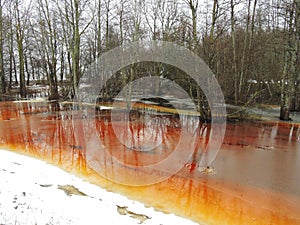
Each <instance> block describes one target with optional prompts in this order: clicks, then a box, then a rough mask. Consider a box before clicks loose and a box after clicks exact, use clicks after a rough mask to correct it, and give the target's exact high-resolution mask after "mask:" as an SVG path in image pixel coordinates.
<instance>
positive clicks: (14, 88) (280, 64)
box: [0, 0, 300, 120]
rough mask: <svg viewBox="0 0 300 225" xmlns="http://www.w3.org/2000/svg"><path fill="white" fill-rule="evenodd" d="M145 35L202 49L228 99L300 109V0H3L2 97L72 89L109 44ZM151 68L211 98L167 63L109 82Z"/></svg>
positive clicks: (116, 86) (66, 95) (67, 95)
mask: <svg viewBox="0 0 300 225" xmlns="http://www.w3.org/2000/svg"><path fill="white" fill-rule="evenodd" d="M139 40H161V41H168V42H174V43H176V44H178V45H180V46H184V47H186V48H187V49H189V50H191V51H193V52H194V53H195V54H197V55H198V56H199V57H201V58H202V59H203V60H204V61H205V62H206V64H207V65H208V66H209V67H210V68H211V69H212V71H213V73H214V75H215V76H216V78H217V80H218V82H219V84H220V86H221V88H222V90H223V93H224V96H225V100H226V103H227V104H232V105H238V106H251V105H255V104H270V105H279V106H280V119H282V120H288V119H289V112H290V111H300V54H299V52H300V1H299V0H178V1H176V0H0V77H1V79H0V87H1V89H0V99H1V100H2V101H7V100H14V99H26V98H33V97H46V98H48V99H51V100H59V99H72V98H73V97H74V91H75V89H76V86H77V85H78V81H79V80H80V78H81V76H82V74H84V73H85V71H86V70H87V69H88V68H89V66H90V65H91V64H92V63H93V62H94V61H95V60H96V59H97V58H98V57H99V56H100V55H101V54H103V53H105V52H107V51H109V50H111V49H113V48H115V47H117V46H120V45H126V43H131V42H134V41H139ZM145 73H147V74H149V73H151V74H153V75H155V76H162V77H166V78H168V79H172V78H173V79H174V80H175V81H176V83H178V84H179V85H180V86H181V87H183V88H184V89H185V90H186V91H187V92H188V93H189V95H190V96H191V97H193V99H196V100H197V99H198V100H199V98H202V97H201V93H200V92H201V90H199V87H197V85H195V82H193V81H192V79H186V75H185V74H184V73H183V72H182V71H180V70H179V69H178V68H174V67H171V66H169V65H164V64H159V63H153V64H150V65H149V63H148V64H147V63H146V64H145V63H140V64H134V65H131V66H129V67H128V68H125V69H124V70H122V73H121V72H118V73H117V74H116V76H114V80H113V81H112V82H110V85H112V86H111V88H108V89H110V90H114V92H117V91H116V90H120V89H121V87H122V86H124V84H126V83H128V82H130V81H132V80H135V79H137V78H139V77H141V76H145ZM175 74H176V76H175ZM104 92H105V90H104ZM105 94H106V95H112V96H113V95H114V94H115V93H105ZM198 102H201V101H198Z"/></svg>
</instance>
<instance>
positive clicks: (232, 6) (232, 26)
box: [230, 0, 239, 104]
mask: <svg viewBox="0 0 300 225" xmlns="http://www.w3.org/2000/svg"><path fill="white" fill-rule="evenodd" d="M234 6H235V3H234V1H233V0H230V8H231V10H230V21H231V38H232V54H233V59H232V60H233V62H232V73H233V76H234V103H235V104H237V103H238V100H239V96H238V93H239V92H238V89H239V87H238V85H239V83H238V80H239V79H238V73H237V64H236V63H237V62H236V51H237V49H236V37H235V11H234Z"/></svg>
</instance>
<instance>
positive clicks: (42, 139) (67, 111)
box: [0, 102, 300, 224]
mask: <svg viewBox="0 0 300 225" xmlns="http://www.w3.org/2000/svg"><path fill="white" fill-rule="evenodd" d="M88 112H89V113H88V114H87V116H83V114H82V112H81V111H75V110H72V107H70V105H68V104H58V103H46V102H40V103H12V102H3V103H1V104H0V145H1V147H2V148H6V149H11V150H14V151H18V152H20V153H23V154H27V155H31V156H34V157H38V158H41V159H43V160H45V161H48V162H51V163H53V164H55V165H57V166H60V167H61V168H63V169H65V170H67V171H69V172H72V173H75V174H77V175H78V176H83V177H84V178H85V179H87V180H89V181H90V182H93V183H96V184H98V185H99V186H102V187H105V188H107V189H109V190H112V191H116V192H119V193H122V194H125V195H127V196H128V197H130V198H133V199H137V200H140V201H142V202H144V203H145V204H147V205H150V206H153V207H155V208H157V209H159V210H163V211H165V212H173V213H176V214H178V215H181V216H184V217H187V218H190V219H192V220H194V221H197V222H199V223H204V224H300V176H299V175H298V174H299V171H300V142H299V136H300V128H299V125H298V124H293V123H289V124H287V123H278V122H243V123H229V124H227V130H226V135H225V139H224V143H223V145H222V148H221V151H220V153H219V155H218V157H217V158H216V160H215V161H214V163H213V165H212V166H213V167H214V169H215V171H216V173H215V174H206V173H202V172H200V171H199V170H198V167H197V162H198V160H199V157H200V158H201V153H202V151H204V149H205V146H206V145H207V143H208V142H209V141H213V140H210V138H209V125H205V124H197V125H195V121H196V120H195V121H194V120H193V118H192V117H191V118H189V119H188V120H187V121H192V122H193V123H194V124H193V125H191V126H195V127H196V131H197V132H196V133H195V132H193V131H194V130H193V129H192V130H188V129H184V125H183V124H182V123H181V124H180V123H179V122H178V117H176V116H174V115H173V116H172V115H164V116H162V117H164V118H163V119H162V120H159V121H160V123H159V126H160V127H158V128H157V130H156V129H151V130H150V132H152V133H151V134H152V135H153V134H154V135H153V136H152V139H150V140H152V142H151V141H148V140H144V139H142V138H138V139H134V138H133V135H132V134H135V137H137V136H139V135H140V136H143V134H145V132H147V127H145V125H144V124H143V123H142V122H141V121H140V120H139V117H137V118H135V119H133V120H131V121H130V126H128V121H127V122H124V121H122V114H120V118H121V119H120V120H119V121H117V123H115V124H114V125H113V124H112V122H111V117H110V112H109V111H102V112H101V113H95V112H93V111H88ZM89 115H92V116H91V117H89ZM165 118H167V119H165ZM86 121H88V123H86ZM155 121H156V120H155ZM162 126H163V127H162ZM154 127H155V126H154ZM152 128H153V127H152ZM161 131H163V132H161ZM143 132H144V133H143ZM148 132H149V131H148ZM118 133H119V136H118ZM120 133H121V134H120ZM147 135H149V134H147ZM193 135H196V138H195V139H194V137H195V136H193ZM191 137H193V138H191ZM120 138H121V139H122V138H123V139H122V140H120ZM160 138H161V140H159V139H160ZM125 139H126V140H127V141H128V140H129V141H128V142H126V144H124V143H123V142H124V140H125ZM130 139H132V140H130ZM153 140H158V143H157V145H156V144H155V143H154V144H153ZM139 142H141V143H139ZM91 143H92V144H91ZM130 146H131V147H132V149H131V148H130ZM139 146H150V147H151V148H153V150H151V151H141V150H143V149H139ZM176 148H178V149H180V151H181V153H180V154H178V155H176V154H175V157H174V159H173V160H172V162H173V163H172V165H169V167H163V169H162V171H157V170H141V169H139V168H143V167H147V166H149V165H153V164H154V165H155V164H157V163H159V162H161V161H163V160H165V159H168V158H169V157H170V156H171V155H172V154H173V155H174V152H175V150H176ZM190 148H194V149H193V151H194V150H195V149H199V150H198V152H196V153H195V154H193V155H192V157H191V159H189V160H186V158H185V157H186V156H187V155H186V154H185V151H189V150H190ZM178 149H177V150H178ZM93 160H94V162H100V163H98V164H97V166H98V167H97V166H96V167H95V164H93V163H91V162H93ZM173 164H174V165H175V167H176V165H180V166H181V167H180V168H181V169H180V171H178V172H176V174H174V173H173V169H174V168H175V167H174V165H173ZM99 168H103V171H102V173H101V174H100V175H99V173H98V172H99V171H95V170H97V169H99ZM176 168H177V167H176ZM176 168H175V169H176ZM106 176H108V178H109V179H106V178H107V177H106ZM161 177H163V178H164V179H160V178H161ZM114 179H116V180H117V181H118V180H119V179H121V180H122V182H121V183H122V184H118V183H116V182H114ZM136 179H139V181H141V183H143V181H145V182H147V181H148V180H149V179H150V180H161V181H162V182H158V183H154V184H152V185H147V186H130V184H131V183H132V182H136ZM125 181H127V185H124V182H125Z"/></svg>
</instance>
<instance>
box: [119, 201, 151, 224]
mask: <svg viewBox="0 0 300 225" xmlns="http://www.w3.org/2000/svg"><path fill="white" fill-rule="evenodd" d="M127 208H128V207H127V206H118V205H117V211H118V213H119V214H120V215H124V216H126V215H129V216H130V217H132V218H134V219H137V220H139V221H140V222H139V224H142V223H144V222H145V221H146V220H148V219H151V217H149V216H147V215H144V214H138V213H134V212H132V211H130V210H128V209H127Z"/></svg>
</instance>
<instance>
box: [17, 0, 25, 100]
mask: <svg viewBox="0 0 300 225" xmlns="http://www.w3.org/2000/svg"><path fill="white" fill-rule="evenodd" d="M18 3H19V2H18V1H17V2H16V5H15V13H16V20H17V21H16V41H17V46H18V54H19V77H20V95H21V98H26V83H25V62H24V46H23V40H24V31H23V27H22V24H21V18H20V10H19V6H18Z"/></svg>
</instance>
